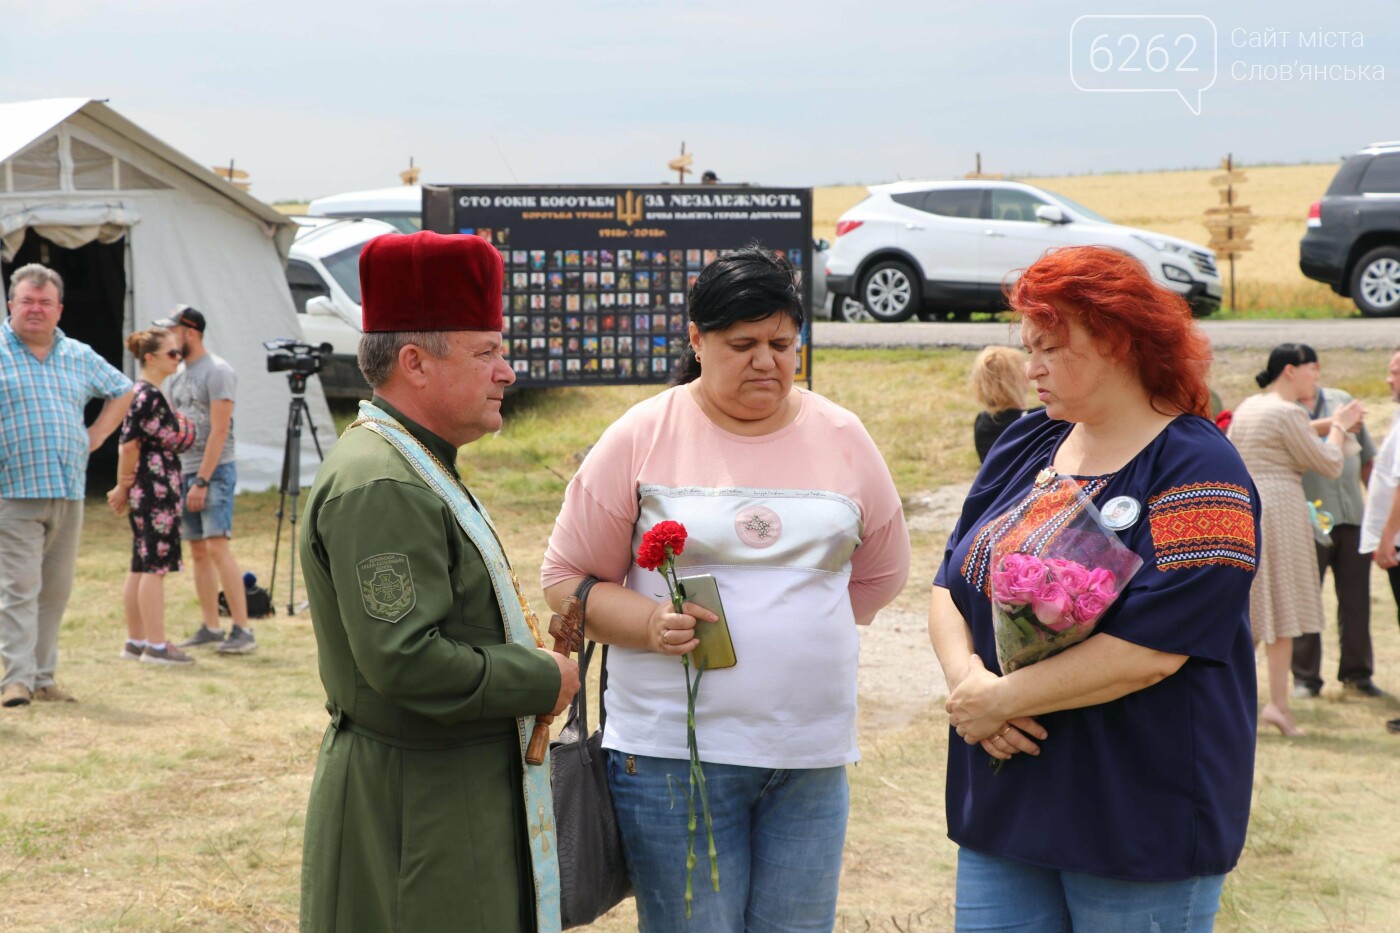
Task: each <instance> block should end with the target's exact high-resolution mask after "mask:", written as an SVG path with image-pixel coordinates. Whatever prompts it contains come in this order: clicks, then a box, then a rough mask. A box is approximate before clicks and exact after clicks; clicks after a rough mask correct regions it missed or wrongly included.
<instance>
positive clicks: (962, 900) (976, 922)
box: [957, 848, 1225, 933]
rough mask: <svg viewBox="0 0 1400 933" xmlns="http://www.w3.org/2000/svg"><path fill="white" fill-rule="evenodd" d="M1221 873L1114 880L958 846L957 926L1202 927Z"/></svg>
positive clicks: (1196, 930)
mask: <svg viewBox="0 0 1400 933" xmlns="http://www.w3.org/2000/svg"><path fill="white" fill-rule="evenodd" d="M1224 884H1225V876H1224V875H1202V876H1200V877H1197V878H1187V879H1186V880H1185V881H1115V880H1114V879H1112V878H1101V877H1099V876H1098V875H1085V874H1081V873H1079V872H1072V871H1058V870H1056V869H1053V868H1040V867H1038V866H1035V865H1028V864H1026V863H1025V862H1017V861H1014V860H1012V859H1008V858H1001V857H1000V856H996V855H984V854H983V853H981V852H975V851H973V850H972V849H965V848H964V849H959V850H958V895H957V929H958V930H959V931H971V930H1016V931H1021V933H1055V931H1070V930H1073V931H1074V933H1138V931H1142V933H1149V931H1151V933H1167V931H1180V933H1209V931H1210V930H1211V929H1213V928H1214V926H1215V912H1216V910H1217V909H1219V907H1220V889H1221V887H1222V886H1223V885H1224Z"/></svg>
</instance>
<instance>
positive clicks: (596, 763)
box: [549, 587, 632, 930]
mask: <svg viewBox="0 0 1400 933" xmlns="http://www.w3.org/2000/svg"><path fill="white" fill-rule="evenodd" d="M579 589H580V592H581V595H580V599H581V600H583V601H584V604H585V608H586V607H587V589H586V588H585V587H580V588H579ZM596 647H597V643H596V642H591V641H590V642H588V643H587V647H586V648H585V649H584V650H583V651H582V652H581V653H580V654H579V664H578V667H579V670H578V674H579V690H578V693H577V694H575V695H574V699H573V703H572V704H570V706H569V718H568V719H567V720H566V721H565V723H564V729H563V731H561V732H560V733H559V736H558V738H556V739H555V740H554V741H552V742H550V743H549V754H550V761H551V768H552V772H551V774H552V779H553V785H554V825H555V827H556V830H555V833H556V835H555V838H556V839H557V840H558V845H559V852H558V855H559V881H560V885H559V889H560V895H559V914H560V919H561V921H562V923H563V927H564V929H566V930H567V929H570V928H571V927H579V926H585V925H587V924H590V923H592V922H593V921H594V920H596V919H598V918H599V917H601V916H602V915H603V914H605V913H607V912H608V911H609V910H612V909H613V908H614V907H615V906H617V904H618V902H619V901H621V900H622V899H623V898H624V897H627V896H628V895H630V894H631V893H632V882H631V880H630V879H629V878H628V877H627V862H626V861H625V859H624V857H623V854H622V836H621V835H620V834H619V832H618V828H617V815H616V813H614V811H613V803H612V794H611V792H610V791H609V790H608V767H607V757H606V755H605V753H604V751H603V729H604V727H606V725H607V721H608V716H607V710H606V708H605V707H604V699H603V698H604V696H605V695H606V693H607V685H608V649H607V646H606V645H604V646H603V660H602V671H601V674H600V676H599V678H598V694H599V697H598V731H597V732H594V733H593V734H592V735H589V734H588V696H587V688H586V684H587V681H588V665H589V662H590V661H591V660H592V658H593V649H594V648H596Z"/></svg>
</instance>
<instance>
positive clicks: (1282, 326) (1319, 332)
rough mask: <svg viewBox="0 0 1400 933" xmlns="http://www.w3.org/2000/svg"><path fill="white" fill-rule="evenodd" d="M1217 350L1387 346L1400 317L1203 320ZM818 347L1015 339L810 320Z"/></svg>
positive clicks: (1398, 333) (951, 328)
mask: <svg viewBox="0 0 1400 933" xmlns="http://www.w3.org/2000/svg"><path fill="white" fill-rule="evenodd" d="M1201 325H1202V327H1204V328H1205V331H1206V333H1207V334H1208V335H1209V336H1210V339H1211V343H1212V344H1213V345H1214V346H1215V347H1216V348H1218V349H1222V350H1224V349H1264V350H1268V349H1271V348H1273V347H1276V346H1278V345H1279V344H1281V343H1287V342H1289V341H1293V342H1297V343H1306V344H1310V345H1312V346H1313V347H1316V348H1317V349H1319V350H1339V349H1357V350H1389V349H1391V348H1393V347H1395V346H1396V345H1398V344H1400V318H1397V319H1390V320H1387V319H1370V318H1340V319H1330V320H1316V321H1202V322H1201ZM813 326H814V327H815V328H816V333H815V335H814V336H813V341H812V342H813V344H814V345H815V346H817V347H961V348H963V349H972V350H980V349H981V348H982V347H985V346H987V345H988V344H992V343H1007V344H1013V345H1015V344H1016V343H1018V336H1017V332H1016V330H1015V329H1014V328H1013V327H1010V326H1008V325H1007V324H957V323H952V322H939V323H923V322H919V321H913V322H910V323H906V324H847V323H845V322H835V321H815V322H814V323H813Z"/></svg>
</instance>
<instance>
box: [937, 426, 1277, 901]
mask: <svg viewBox="0 0 1400 933" xmlns="http://www.w3.org/2000/svg"><path fill="white" fill-rule="evenodd" d="M1071 427H1072V425H1071V424H1070V423H1068V422H1062V421H1051V420H1050V419H1049V418H1048V417H1046V415H1045V413H1044V412H1037V413H1034V414H1030V415H1027V416H1026V417H1024V418H1021V419H1019V420H1018V421H1017V422H1016V423H1015V424H1013V425H1012V426H1011V427H1010V428H1008V429H1007V431H1006V433H1005V434H1003V435H1002V437H1001V438H1000V439H999V440H998V442H997V444H996V445H995V446H994V447H993V448H992V450H991V451H990V453H989V454H988V457H987V462H986V463H985V464H984V465H983V467H982V470H981V472H980V473H979V474H978V475H977V479H976V481H975V482H974V483H973V486H972V489H971V491H970V492H969V494H968V498H967V501H966V502H965V504H964V506H963V513H962V517H961V519H960V520H959V521H958V524H957V526H956V527H955V528H954V530H953V535H952V537H951V539H950V540H949V542H948V548H947V551H946V552H945V555H944V559H943V564H942V566H940V567H939V569H938V575H937V577H936V578H935V579H934V584H935V585H936V586H942V587H946V588H947V589H948V590H949V592H950V593H951V595H952V597H953V602H954V603H955V604H956V605H957V607H958V610H959V611H960V612H961V613H962V615H963V618H964V619H966V620H967V623H968V625H969V627H970V628H971V630H972V637H973V642H974V645H975V650H976V652H977V654H978V656H979V657H980V658H982V660H983V663H984V664H986V665H987V667H988V669H990V670H993V671H994V672H995V671H996V670H997V669H996V657H997V654H996V646H995V642H994V640H993V633H992V612H991V604H990V602H989V600H988V597H987V593H986V590H985V586H986V582H985V581H986V579H987V571H988V568H987V566H986V563H987V561H989V560H990V557H989V554H990V550H991V549H990V547H988V546H987V545H988V543H989V539H990V538H991V537H992V536H993V535H994V534H996V533H997V529H996V524H997V519H999V518H1001V517H1002V516H1004V515H1006V514H1007V513H1010V512H1013V511H1017V512H1018V519H1019V521H1020V522H1021V523H1022V524H1021V526H1020V527H1019V529H1018V532H1017V533H1018V534H1024V533H1025V532H1026V531H1027V527H1026V525H1027V524H1030V525H1033V524H1035V523H1037V522H1053V521H1054V514H1053V512H1054V503H1050V502H1044V501H1041V502H1037V501H1036V499H1037V491H1036V489H1035V488H1034V480H1035V476H1036V474H1037V473H1038V472H1039V471H1040V470H1041V469H1043V468H1045V467H1047V466H1049V465H1050V463H1051V462H1052V460H1053V459H1054V454H1055V450H1056V449H1057V448H1058V446H1059V444H1060V442H1061V441H1062V440H1063V439H1064V437H1065V435H1066V434H1068V433H1069V429H1070V428H1071ZM1076 479H1078V480H1079V481H1080V483H1081V485H1082V488H1083V489H1084V491H1085V492H1086V493H1088V494H1089V495H1090V496H1091V497H1092V498H1093V500H1094V501H1095V503H1096V504H1098V505H1099V506H1100V507H1102V506H1103V505H1104V504H1105V503H1107V502H1108V501H1109V500H1111V499H1115V498H1118V497H1120V496H1126V497H1130V498H1132V499H1134V500H1136V502H1137V504H1138V505H1140V506H1141V509H1140V512H1139V514H1138V517H1137V519H1136V520H1135V521H1134V522H1133V524H1131V525H1130V526H1129V527H1127V528H1123V529H1120V530H1118V532H1117V533H1118V536H1119V537H1120V539H1121V540H1122V541H1123V543H1124V544H1125V545H1127V546H1128V547H1130V548H1132V549H1133V550H1134V551H1136V552H1137V553H1138V554H1139V555H1140V556H1141V557H1142V559H1143V566H1142V569H1141V570H1139V571H1138V572H1137V574H1136V576H1134V577H1133V579H1132V580H1131V582H1130V583H1129V584H1128V586H1127V588H1126V589H1125V590H1124V591H1123V593H1122V594H1121V595H1120V596H1119V598H1118V600H1117V602H1115V603H1114V605H1113V606H1112V607H1110V609H1109V611H1108V613H1106V614H1105V616H1104V617H1103V618H1102V619H1101V620H1100V622H1099V629H1098V630H1099V631H1100V632H1106V633H1110V634H1112V635H1114V636H1115V637H1118V638H1121V639H1124V640H1125V641H1129V642H1133V643H1134V644H1139V645H1143V646H1145V647H1149V648H1155V649H1157V650H1159V651H1165V652H1170V653H1172V654H1181V655H1187V656H1188V657H1189V660H1188V661H1187V662H1186V663H1185V664H1184V665H1183V666H1182V667H1181V669H1180V670H1179V671H1177V673H1175V674H1173V675H1172V676H1170V677H1168V678H1166V679H1165V680H1163V681H1161V682H1160V683H1158V684H1156V685H1154V686H1151V687H1148V688H1147V689H1145V690H1139V691H1137V692H1135V693H1130V694H1128V695H1127V696H1124V697H1121V698H1119V699H1117V700H1114V701H1112V702H1109V703H1103V704H1100V705H1096V706H1089V707H1085V708H1082V709H1073V710H1064V711H1061V712H1057V713H1049V714H1046V715H1043V716H1039V717H1037V720H1038V721H1039V722H1040V723H1041V725H1043V726H1044V727H1045V729H1046V730H1047V731H1048V733H1049V738H1047V739H1046V740H1045V741H1043V742H1041V743H1040V746H1041V753H1040V755H1039V756H1038V757H1032V756H1029V755H1017V756H1015V757H1014V758H1012V759H1011V760H1010V761H1009V762H1007V763H1006V765H1005V766H1004V767H1003V768H1002V769H1001V771H1000V772H999V773H994V772H993V771H992V769H991V768H990V767H989V765H988V762H989V760H990V759H989V756H988V755H987V754H986V752H984V751H983V750H982V748H981V747H980V746H977V745H968V744H966V743H965V742H964V741H963V740H962V739H961V738H959V737H958V735H957V734H956V732H954V731H952V729H951V728H950V730H949V754H948V778H947V816H948V835H949V837H950V838H951V839H952V840H953V841H954V842H956V843H958V845H960V846H967V847H968V848H971V849H975V850H977V851H979V852H984V853H987V854H990V855H998V856H1002V857H1005V858H1011V859H1016V860H1019V861H1023V862H1027V863H1030V864H1034V865H1039V866H1043V867H1049V868H1056V869H1061V870H1066V871H1075V872H1085V873H1088V874H1094V875H1102V876H1105V877H1109V878H1117V879H1123V880H1130V881H1175V880H1181V879H1184V878H1189V877H1192V876H1196V875H1215V874H1223V873H1225V872H1228V871H1229V870H1230V869H1232V868H1233V867H1234V866H1235V863H1236V862H1237V861H1238V859H1239V855H1240V852H1241V851H1242V850H1243V848H1244V839H1245V828H1246V825H1247V824H1248V822H1249V801H1250V790H1251V786H1252V781H1253V774H1254V743H1255V724H1256V716H1257V711H1256V708H1255V704H1256V697H1257V694H1256V691H1257V688H1256V684H1255V674H1254V646H1253V642H1252V639H1251V636H1250V630H1249V587H1250V583H1251V582H1252V580H1253V579H1254V566H1255V560H1256V557H1255V555H1256V543H1257V540H1258V536H1259V501H1258V496H1257V495H1256V493H1255V490H1254V484H1253V483H1252V482H1251V480H1250V478H1249V473H1248V472H1247V471H1246V470H1245V467H1244V464H1243V463H1242V462H1241V461H1240V458H1239V455H1238V454H1236V453H1235V450H1234V447H1233V446H1232V445H1231V444H1230V442H1229V441H1228V440H1226V438H1225V436H1224V435H1223V434H1222V433H1221V432H1220V431H1219V429H1217V428H1216V427H1215V425H1213V424H1211V423H1210V422H1209V421H1206V420H1205V419H1203V418H1199V417H1196V416H1194V415H1182V416H1180V417H1178V418H1177V419H1176V420H1174V421H1172V422H1171V423H1170V424H1169V425H1168V426H1167V427H1166V428H1165V429H1164V430H1163V431H1162V433H1161V434H1159V435H1158V436H1157V437H1156V439H1154V440H1153V441H1152V443H1150V444H1149V445H1148V446H1147V447H1146V448H1144V449H1143V450H1142V452H1140V453H1139V454H1138V455H1137V456H1136V457H1134V458H1133V460H1132V461H1130V462H1129V463H1128V464H1127V465H1126V466H1124V467H1123V468H1122V469H1121V470H1119V471H1118V472H1116V473H1113V474H1110V475H1108V476H1102V477H1076ZM988 525H992V526H993V527H992V528H987V526H988ZM1038 540H1048V538H1041V539H1038ZM1069 650H1070V651H1073V650H1075V649H1074V648H1070V649H1069ZM1013 676H1014V675H1013Z"/></svg>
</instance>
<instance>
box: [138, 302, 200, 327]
mask: <svg viewBox="0 0 1400 933" xmlns="http://www.w3.org/2000/svg"><path fill="white" fill-rule="evenodd" d="M151 323H152V324H153V325H155V326H156V327H191V328H194V329H195V330H197V331H199V332H200V333H201V334H202V333H204V315H203V314H202V313H201V312H200V311H198V310H196V309H194V308H191V307H190V306H189V305H176V306H175V310H174V311H172V312H171V313H170V316H169V317H163V318H161V319H160V320H159V321H152V322H151Z"/></svg>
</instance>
